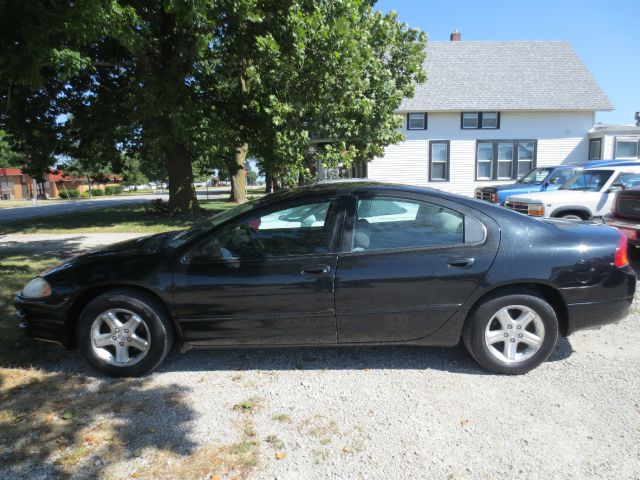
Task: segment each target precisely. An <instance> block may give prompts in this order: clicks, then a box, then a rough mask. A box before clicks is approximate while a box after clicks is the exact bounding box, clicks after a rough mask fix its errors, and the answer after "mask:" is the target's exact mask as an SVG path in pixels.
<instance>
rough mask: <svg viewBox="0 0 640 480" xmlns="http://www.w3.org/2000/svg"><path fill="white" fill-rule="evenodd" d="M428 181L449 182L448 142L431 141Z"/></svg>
mask: <svg viewBox="0 0 640 480" xmlns="http://www.w3.org/2000/svg"><path fill="white" fill-rule="evenodd" d="M429 181H430V182H447V181H449V140H432V141H431V142H430V144H429Z"/></svg>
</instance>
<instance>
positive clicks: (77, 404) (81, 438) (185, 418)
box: [0, 369, 196, 478]
mask: <svg viewBox="0 0 640 480" xmlns="http://www.w3.org/2000/svg"><path fill="white" fill-rule="evenodd" d="M0 392H1V394H2V409H1V411H0V425H2V428H1V429H0V446H1V448H0V465H1V466H0V477H2V478H67V477H68V476H69V475H71V474H72V475H73V476H74V477H76V478H103V477H104V476H105V474H106V476H108V472H106V470H107V469H108V468H109V467H110V466H111V465H112V464H113V463H118V462H121V461H122V460H123V459H127V458H131V457H138V456H140V455H141V454H142V452H143V450H144V451H145V452H147V451H149V450H151V451H153V452H168V453H172V454H177V455H188V454H191V453H193V451H195V449H196V445H195V444H193V443H192V442H191V441H190V440H189V438H188V436H189V434H190V425H191V423H192V422H193V421H194V419H195V413H194V411H193V410H192V408H191V407H190V405H188V404H187V403H186V402H185V401H184V399H183V395H184V394H185V393H186V392H187V389H186V388H185V387H181V386H178V385H166V386H152V385H151V382H150V380H149V379H135V380H93V379H90V378H87V377H85V376H84V375H71V374H66V373H54V374H45V373H42V372H39V371H34V370H30V371H24V370H10V369H0Z"/></svg>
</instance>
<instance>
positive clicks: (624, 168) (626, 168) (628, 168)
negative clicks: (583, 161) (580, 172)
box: [584, 163, 640, 173]
mask: <svg viewBox="0 0 640 480" xmlns="http://www.w3.org/2000/svg"><path fill="white" fill-rule="evenodd" d="M603 170H613V171H614V172H630V173H636V172H640V163H638V164H637V165H618V166H613V165H612V166H602V167H593V168H586V169H585V170H584V171H585V172H591V171H603Z"/></svg>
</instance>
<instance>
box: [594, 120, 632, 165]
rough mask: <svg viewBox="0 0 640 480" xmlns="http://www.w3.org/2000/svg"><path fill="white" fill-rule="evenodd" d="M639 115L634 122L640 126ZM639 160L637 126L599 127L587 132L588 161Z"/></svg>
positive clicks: (599, 125) (598, 125)
mask: <svg viewBox="0 0 640 480" xmlns="http://www.w3.org/2000/svg"><path fill="white" fill-rule="evenodd" d="M638 117H639V115H638V114H637V113H636V121H637V122H638V123H639V124H640V120H639V119H638ZM610 158H614V159H620V160H623V159H624V160H628V159H630V160H640V126H639V125H601V124H599V123H597V124H596V125H595V126H594V127H593V128H592V129H591V131H590V132H589V160H605V159H610Z"/></svg>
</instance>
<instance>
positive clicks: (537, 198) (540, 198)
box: [509, 190, 587, 203]
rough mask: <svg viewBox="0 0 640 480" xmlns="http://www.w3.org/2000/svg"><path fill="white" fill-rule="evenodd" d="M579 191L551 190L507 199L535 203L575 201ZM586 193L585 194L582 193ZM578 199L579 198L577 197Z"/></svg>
mask: <svg viewBox="0 0 640 480" xmlns="http://www.w3.org/2000/svg"><path fill="white" fill-rule="evenodd" d="M581 193H583V192H581V191H580V190H553V191H546V192H534V193H528V194H526V195H518V194H516V195H512V196H510V197H509V201H510V202H522V203H527V202H535V203H552V202H561V201H568V200H573V201H575V200H576V196H577V195H580V194H581ZM584 193H587V192H584ZM578 198H580V197H578Z"/></svg>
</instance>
